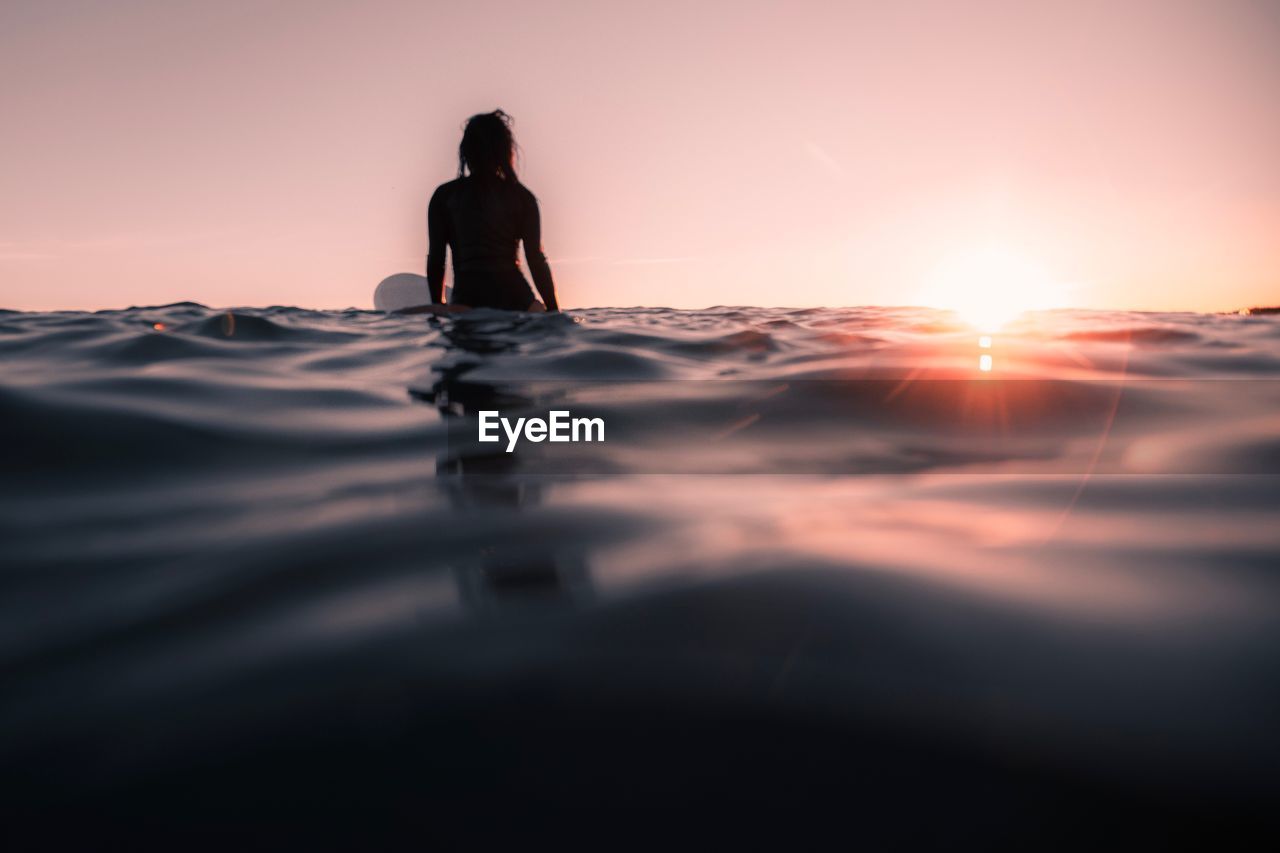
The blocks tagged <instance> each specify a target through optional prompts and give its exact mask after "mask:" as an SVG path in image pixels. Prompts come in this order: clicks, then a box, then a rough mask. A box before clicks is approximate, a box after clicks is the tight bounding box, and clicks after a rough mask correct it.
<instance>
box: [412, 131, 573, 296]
mask: <svg viewBox="0 0 1280 853" xmlns="http://www.w3.org/2000/svg"><path fill="white" fill-rule="evenodd" d="M515 153H516V141H515V137H514V136H512V134H511V117H510V116H508V115H507V114H506V113H504V112H503V111H502V110H494V111H493V112H491V113H481V114H480V115H475V116H472V117H471V118H470V119H468V120H467V126H466V129H465V130H464V131H463V133H462V144H461V145H459V146H458V178H457V180H453V181H450V182H449V183H447V184H442V185H441V186H440V187H439V188H438V189H436V191H435V194H434V195H432V196H431V204H430V205H429V206H428V207H427V237H428V240H429V241H430V247H429V248H428V250H427V286H428V288H429V289H430V291H431V301H432V302H433V303H434V304H437V305H440V304H443V302H444V252H445V246H446V245H447V246H449V249H450V251H451V252H452V254H453V295H452V299H451V302H452V303H453V305H454V306H455V307H457V308H462V307H464V306H466V307H471V308H503V309H506V310H508V311H542V310H544V307H545V310H547V311H558V310H559V305H558V304H557V303H556V289H555V284H554V283H553V282H552V280H551V267H550V266H549V265H548V264H547V256H546V255H545V254H543V252H542V225H541V222H540V218H539V215H538V200H537V199H536V198H534V196H533V193H531V192H529V190H528V189H527V188H526V187H525V186H524V184H522V183H520V181H519V180H518V179H517V178H516V170H515ZM521 241H523V242H524V257H525V260H526V261H527V263H528V264H529V272H530V273H531V274H532V276H533V283H534V284H535V285H536V286H537V288H538V293H539V294H541V295H542V302H539V301H538V300H537V299H535V298H534V296H533V291H531V290H530V289H529V283H528V282H527V281H526V280H525V277H524V275H523V273H521V272H520V259H519V256H518V255H517V249H518V247H519V244H520V242H521Z"/></svg>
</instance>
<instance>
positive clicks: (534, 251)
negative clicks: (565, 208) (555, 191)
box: [521, 193, 560, 311]
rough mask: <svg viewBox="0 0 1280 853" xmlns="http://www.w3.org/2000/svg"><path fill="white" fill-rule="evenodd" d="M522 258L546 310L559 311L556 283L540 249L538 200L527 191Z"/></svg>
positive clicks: (540, 221) (540, 227)
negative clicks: (527, 266)
mask: <svg viewBox="0 0 1280 853" xmlns="http://www.w3.org/2000/svg"><path fill="white" fill-rule="evenodd" d="M523 231H524V233H523V234H522V235H521V239H522V240H523V241H524V259H525V263H527V264H528V265H529V275H531V276H533V286H534V287H536V288H538V293H539V295H541V296H542V301H543V303H544V304H545V305H546V306H547V310H548V311H559V310H560V305H559V304H558V303H557V302H556V285H555V282H553V281H552V280H551V265H550V264H548V263H547V255H546V252H544V251H543V250H542V216H541V215H540V214H539V212H538V200H537V199H536V198H534V196H533V193H528V198H527V199H526V201H525V215H524V229H523Z"/></svg>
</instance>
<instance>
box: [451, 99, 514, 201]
mask: <svg viewBox="0 0 1280 853" xmlns="http://www.w3.org/2000/svg"><path fill="white" fill-rule="evenodd" d="M467 172H470V173H471V174H472V175H474V176H476V177H479V178H498V179H500V180H504V181H511V182H512V183H515V182H516V180H517V178H516V138H515V136H514V135H512V133H511V116H509V115H507V114H506V113H504V112H503V111H502V110H494V111H493V112H491V113H480V114H479V115H474V116H472V117H471V118H469V119H467V124H466V127H465V128H464V129H463V131H462V144H461V145H459V146H458V177H459V178H461V177H462V176H463V175H465V174H467Z"/></svg>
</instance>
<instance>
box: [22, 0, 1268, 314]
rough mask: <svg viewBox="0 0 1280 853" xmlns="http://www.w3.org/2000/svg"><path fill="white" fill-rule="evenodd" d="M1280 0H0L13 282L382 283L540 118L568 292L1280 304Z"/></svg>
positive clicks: (347, 293)
mask: <svg viewBox="0 0 1280 853" xmlns="http://www.w3.org/2000/svg"><path fill="white" fill-rule="evenodd" d="M1278 46H1280V4H1277V3H1275V2H1269V0H1201V1H1200V2H1184V0H1150V2H1147V0H1141V1H1140V0H1111V1H1110V2H1093V0H1075V1H1074V2H1063V3H1057V4H1052V3H1048V2H1046V3H1024V2H1014V0H1009V1H1008V2H982V3H962V2H932V3H911V2H904V3H883V2H877V3H855V2H827V3H805V2H794V1H793V2H786V3H755V2H744V0H739V2H723V3H711V2H697V0H684V2H676V3H663V2H645V3H632V4H621V3H598V2H583V3H570V2H559V3H554V2H543V3H524V2H522V3H514V2H513V3H483V2H472V1H471V0H468V2H465V3H450V4H445V3H426V2H420V0H419V2H379V0H373V2H368V3H333V2H322V0H311V2H296V3H294V2H274V3H261V2H228V3H208V2H187V0H163V2H162V0H115V2H112V3H101V2H94V1H93V0H42V2H28V1H27V0H5V2H4V4H3V5H0V81H3V82H2V83H0V117H2V120H3V128H4V132H3V135H0V146H3V153H4V156H3V157H0V199H3V201H2V202H0V306H3V307H8V308H23V309H40V308H102V307H122V306H126V305H131V304H156V303H164V302H173V301H178V300H183V299H191V300H195V301H199V302H203V303H206V304H210V305H216V306H230V305H268V304H296V305H303V306H308V307H343V306H348V305H355V306H362V307H367V306H368V305H369V304H370V294H371V292H372V289H373V286H374V285H375V284H376V283H377V282H378V280H379V279H381V278H382V277H383V276H384V275H387V274H389V273H393V272H398V271H402V270H408V271H418V272H420V271H421V269H422V265H423V264H422V256H423V255H424V254H425V251H426V245H425V235H424V218H425V216H424V211H425V206H426V200H427V198H428V196H429V195H430V192H431V190H432V188H433V187H434V186H435V185H436V184H437V183H439V182H441V181H444V180H447V179H449V178H450V177H452V175H453V174H454V170H455V169H456V163H455V157H456V153H455V152H456V146H457V141H458V136H459V126H460V123H461V122H462V120H463V119H465V117H466V116H467V115H469V114H471V113H473V112H477V111H481V110H489V109H493V108H494V107H502V108H503V109H506V110H507V111H508V112H510V113H512V114H513V115H514V116H515V117H516V122H517V124H516V129H517V134H518V137H519V140H520V142H521V145H522V146H523V149H524V159H523V173H522V175H523V177H524V179H525V181H526V182H527V183H528V184H529V186H530V187H531V188H532V189H533V190H534V192H535V193H536V194H537V195H538V196H539V198H540V199H541V201H542V205H543V219H544V233H545V236H546V245H547V250H548V253H549V254H550V256H551V258H552V261H553V268H554V270H555V273H556V277H557V280H558V282H559V286H560V290H561V294H562V297H561V302H562V304H564V305H566V306H568V307H573V306H588V305H634V304H647V305H671V306H677V307H700V306H707V305H715V304H764V305H819V304H845V305H847V304H907V303H913V302H918V301H920V295H921V294H922V293H924V292H925V290H926V287H925V282H926V281H927V280H928V279H929V277H930V275H931V274H932V272H933V271H935V270H936V269H937V268H938V267H939V265H943V266H945V265H946V264H947V259H948V258H951V257H955V256H957V255H964V254H965V253H968V252H971V251H972V250H973V249H974V248H975V247H983V246H998V247H1000V248H1001V250H1002V251H1007V252H1010V253H1013V254H1015V255H1017V256H1018V257H1020V258H1027V259H1031V260H1032V261H1033V262H1034V263H1035V264H1036V265H1037V266H1038V267H1041V268H1043V269H1045V270H1047V271H1049V274H1050V275H1051V276H1052V277H1053V278H1054V279H1055V280H1056V281H1057V283H1058V284H1059V285H1063V286H1065V288H1066V289H1067V292H1068V293H1069V294H1070V295H1069V302H1070V304H1079V305H1088V306H1096V307H1125V308H1149V309H1193V310H1219V309H1231V308H1237V307H1241V306H1245V305H1252V304H1259V303H1271V304H1274V303H1277V302H1280V155H1278V154H1277V152H1280V49H1277V48H1278Z"/></svg>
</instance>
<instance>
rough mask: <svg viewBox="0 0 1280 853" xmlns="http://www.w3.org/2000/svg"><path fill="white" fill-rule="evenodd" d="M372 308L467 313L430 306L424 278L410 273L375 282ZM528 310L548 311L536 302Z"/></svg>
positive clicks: (460, 307)
mask: <svg viewBox="0 0 1280 853" xmlns="http://www.w3.org/2000/svg"><path fill="white" fill-rule="evenodd" d="M452 290H453V288H451V287H447V286H446V287H445V289H444V299H445V302H446V303H448V302H449V298H450V296H451V295H452ZM373 307H374V309H375V310H377V311H386V312H387V313H391V312H394V311H403V312H405V313H406V314H454V313H457V312H460V311H469V310H470V309H469V308H468V307H467V306H465V305H453V304H446V305H433V304H432V303H431V290H430V289H429V288H428V287H427V279H426V277H424V276H420V275H416V274H414V273H411V272H398V273H396V274H395V275H389V276H387V277H386V278H384V279H383V280H382V281H380V282H378V286H377V287H376V288H374V291H373ZM528 310H529V311H532V312H542V311H546V310H547V309H546V307H545V306H544V305H543V304H542V303H541V302H539V301H538V300H537V299H535V300H533V304H531V305H530V306H529V308H528Z"/></svg>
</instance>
